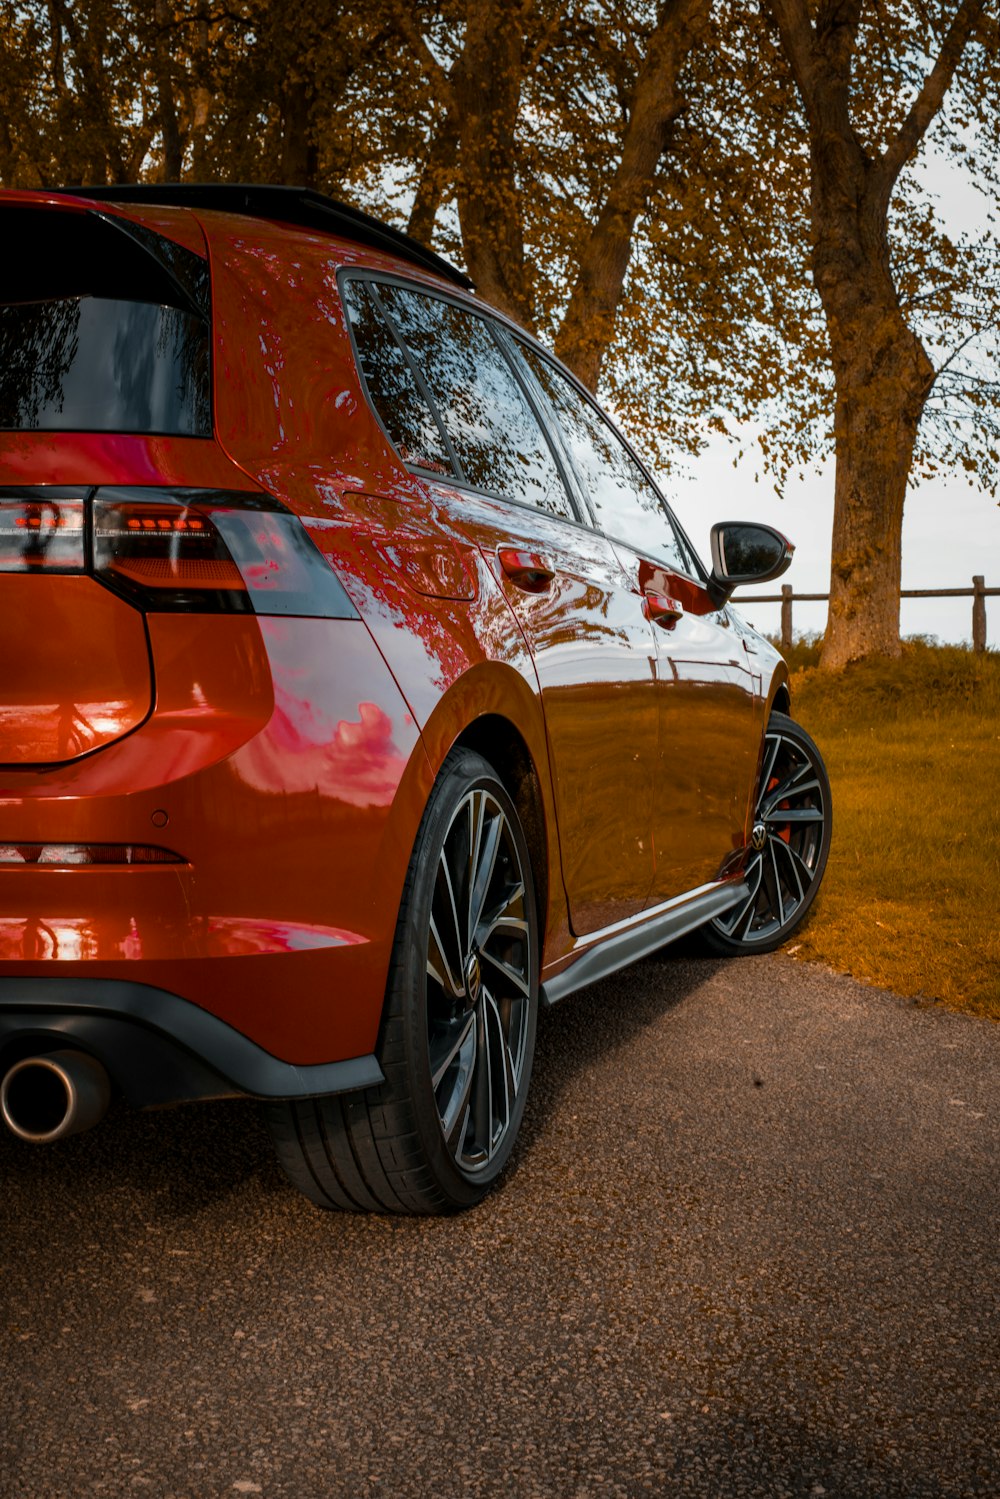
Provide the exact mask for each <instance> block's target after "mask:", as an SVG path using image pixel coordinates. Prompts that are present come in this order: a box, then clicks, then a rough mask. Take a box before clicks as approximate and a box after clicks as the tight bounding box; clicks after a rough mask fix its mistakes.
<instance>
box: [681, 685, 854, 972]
mask: <svg viewBox="0 0 1000 1499" xmlns="http://www.w3.org/2000/svg"><path fill="white" fill-rule="evenodd" d="M832 826H833V824H832V798H831V794H830V780H829V777H828V776H827V773H826V766H825V765H824V764H823V756H822V755H821V754H820V752H819V749H818V747H817V745H816V743H815V741H814V740H813V739H812V738H811V736H810V735H809V734H807V733H806V731H805V729H804V728H802V726H801V724H797V723H796V722H795V721H794V719H791V718H789V717H788V716H787V715H786V714H784V713H777V712H775V713H772V714H771V717H770V719H769V720H768V725H767V733H766V735H765V737H764V752H763V756H762V758H761V769H760V775H759V778H758V782H757V791H756V796H755V800H754V813H753V823H752V831H751V846H750V848H749V849H748V853H747V863H746V868H745V871H744V879H745V880H746V883H747V887H748V894H747V896H746V897H744V899H743V900H741V901H740V903H739V904H738V905H736V906H734V907H733V909H732V910H731V911H727V912H726V914H725V915H724V916H720V917H717V918H716V919H715V920H714V921H711V922H709V923H708V925H707V926H705V927H703V928H702V929H701V932H700V936H701V939H702V942H703V945H704V946H705V947H706V948H708V950H709V951H710V952H714V953H720V954H723V955H725V956H727V957H739V956H748V955H750V954H753V953H766V952H773V951H774V950H775V948H778V947H780V946H781V945H782V943H784V942H786V941H787V940H788V938H789V937H790V936H791V935H792V933H793V932H794V931H795V930H796V928H797V927H798V926H800V925H801V923H802V922H803V921H804V920H805V918H806V915H807V914H808V912H809V908H810V906H811V905H812V903H813V901H814V900H815V899H816V895H817V892H818V891H819V887H820V883H821V881H822V879H823V872H824V870H825V869H826V861H827V856H828V854H829V852H830V835H831V832H832Z"/></svg>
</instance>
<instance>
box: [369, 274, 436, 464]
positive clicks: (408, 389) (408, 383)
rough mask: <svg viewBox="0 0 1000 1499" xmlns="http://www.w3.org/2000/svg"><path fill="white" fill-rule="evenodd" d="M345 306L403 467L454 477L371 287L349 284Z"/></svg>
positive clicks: (429, 413)
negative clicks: (405, 465)
mask: <svg viewBox="0 0 1000 1499" xmlns="http://www.w3.org/2000/svg"><path fill="white" fill-rule="evenodd" d="M344 306H345V307H346V308H347V315H348V317H349V318H350V321H351V331H352V332H353V334H354V342H355V344H356V346H357V350H358V360H359V363H360V365H361V373H362V374H363V375H364V377H365V384H366V385H367V387H368V394H369V395H370V396H371V401H372V405H373V406H374V407H375V412H376V414H377V416H378V419H379V421H380V422H381V423H382V426H383V427H384V428H385V431H386V436H387V437H388V438H389V441H390V442H391V443H392V445H393V447H394V448H395V449H396V451H397V452H398V454H399V456H400V458H402V460H403V462H404V463H408V464H410V465H411V466H412V467H413V468H419V469H424V470H425V471H426V472H428V473H432V474H448V475H449V476H450V475H451V474H452V472H453V470H452V464H451V458H450V457H449V455H448V448H447V445H446V443H445V440H444V436H443V434H442V432H441V428H440V427H439V426H438V423H437V420H436V418H435V416H434V413H433V412H432V411H431V408H430V406H429V405H428V404H427V401H426V399H425V397H424V395H423V393H422V392H421V390H420V387H419V385H418V384H417V382H416V379H415V377H414V374H413V371H412V369H411V368H410V366H409V364H408V363H407V360H406V356H405V355H404V353H403V350H402V349H401V347H400V345H399V343H398V342H397V341H396V339H395V337H394V336H393V334H392V332H391V330H390V328H389V326H388V324H387V323H386V321H385V318H384V316H383V314H382V311H381V308H380V305H379V298H378V293H377V292H376V291H375V288H374V287H373V286H372V284H371V282H370V281H346V282H345V283H344Z"/></svg>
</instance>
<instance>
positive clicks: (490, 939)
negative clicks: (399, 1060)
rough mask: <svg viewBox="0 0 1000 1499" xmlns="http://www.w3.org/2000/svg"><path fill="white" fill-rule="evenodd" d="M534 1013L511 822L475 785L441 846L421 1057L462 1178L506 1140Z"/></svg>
mask: <svg viewBox="0 0 1000 1499" xmlns="http://www.w3.org/2000/svg"><path fill="white" fill-rule="evenodd" d="M530 1007H531V934H530V930H529V925H528V914H527V888H526V881H525V877H524V871H523V869H522V867H521V860H520V857H519V854H518V848H517V842H516V840H515V837H514V833H513V830H512V828H511V824H510V822H509V820H508V818H507V816H506V814H505V812H504V809H503V808H502V806H501V805H500V803H499V801H498V800H497V799H496V798H495V797H494V796H493V795H492V794H491V793H490V792H489V791H487V790H485V789H482V788H480V787H477V788H474V789H473V790H471V791H469V792H468V793H467V794H466V795H465V796H464V797H463V798H462V800H461V801H460V802H459V804H458V806H457V807H456V809H455V812H454V814H453V816H452V819H451V822H450V824H449V826H448V830H447V832H446V834H445V837H444V842H443V844H442V846H441V852H440V855H439V857H438V862H437V869H436V871H435V880H434V891H433V897H432V901H431V915H430V921H429V923H428V934H427V1055H428V1062H429V1066H430V1074H431V1087H432V1089H433V1093H434V1102H435V1106H436V1109H437V1114H438V1119H439V1121H440V1124H441V1130H442V1133H443V1135H444V1138H445V1143H446V1146H447V1149H448V1152H449V1154H450V1155H451V1157H452V1159H453V1160H454V1162H455V1164H456V1166H457V1167H458V1168H459V1170H460V1171H462V1172H463V1173H464V1174H467V1175H474V1174H476V1173H477V1172H481V1171H485V1170H486V1169H487V1168H488V1167H489V1166H490V1164H491V1163H492V1162H493V1161H494V1159H495V1157H496V1156H497V1153H498V1151H500V1150H501V1149H502V1148H503V1147H504V1144H505V1142H506V1139H507V1135H508V1132H509V1131H510V1129H511V1126H512V1123H513V1124H514V1125H515V1127H516V1122H517V1120H518V1119H519V1117H520V1110H519V1109H518V1108H517V1107H516V1105H517V1103H518V1100H519V1096H520V1093H521V1090H522V1086H526V1075H525V1074H526V1068H525V1061H526V1058H527V1057H528V1051H529V1048H528V1040H529V1019H530Z"/></svg>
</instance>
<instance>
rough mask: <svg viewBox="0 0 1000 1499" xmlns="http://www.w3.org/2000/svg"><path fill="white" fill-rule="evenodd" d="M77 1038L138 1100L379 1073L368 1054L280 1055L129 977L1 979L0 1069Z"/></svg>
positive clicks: (294, 1091) (250, 1091)
mask: <svg viewBox="0 0 1000 1499" xmlns="http://www.w3.org/2000/svg"><path fill="white" fill-rule="evenodd" d="M64 1047H75V1048H78V1049H80V1050H82V1051H85V1052H88V1053H89V1054H90V1055H91V1056H93V1057H96V1058H97V1060H98V1061H100V1062H102V1063H103V1065H104V1067H105V1068H106V1070H107V1072H108V1074H109V1076H110V1077H111V1079H112V1081H113V1082H114V1083H115V1084H116V1086H117V1087H118V1088H119V1089H120V1090H121V1092H122V1093H123V1094H124V1096H125V1098H127V1099H128V1101H129V1103H131V1104H133V1105H134V1106H135V1107H137V1108H157V1107H162V1106H163V1105H166V1104H172V1103H184V1102H190V1101H193V1100H195V1099H209V1098H234V1097H252V1098H260V1099H277V1098H291V1099H294V1098H309V1097H316V1096H319V1095H323V1094H330V1093H349V1092H352V1091H355V1090H357V1089H359V1088H368V1087H373V1086H375V1085H376V1084H378V1083H380V1082H381V1081H382V1071H381V1069H380V1067H379V1065H378V1062H377V1061H376V1060H375V1058H374V1057H373V1056H359V1057H352V1058H350V1059H348V1060H346V1061H341V1062H327V1063H320V1064H317V1065H311V1066H301V1065H296V1064H295V1063H292V1062H284V1061H281V1059H280V1058H278V1057H276V1056H274V1055H272V1054H271V1053H270V1052H268V1051H265V1050H264V1048H263V1047H261V1046H258V1045H257V1044H256V1042H254V1041H252V1040H250V1038H249V1037H248V1036H245V1035H243V1034H242V1033H241V1032H240V1031H237V1030H235V1029H234V1028H233V1027H232V1026H230V1025H227V1024H226V1023H225V1021H223V1020H220V1019H219V1018H218V1017H217V1016H216V1015H212V1014H210V1013H209V1012H208V1011H207V1010H203V1009H202V1008H201V1007H200V1006H198V1005H196V1004H192V1003H191V1002H190V1001H188V1000H186V999H182V998H180V997H179V996H178V995H176V994H170V993H168V992H167V991H166V990H164V989H155V988H153V987H152V986H151V985H148V984H137V983H132V982H128V981H126V980H108V981H104V980H99V979H64V978H0V1069H5V1068H6V1066H9V1065H13V1063H14V1062H15V1061H17V1060H19V1059H20V1058H21V1057H23V1056H26V1055H30V1054H33V1053H35V1052H45V1051H54V1050H57V1049H59V1048H64Z"/></svg>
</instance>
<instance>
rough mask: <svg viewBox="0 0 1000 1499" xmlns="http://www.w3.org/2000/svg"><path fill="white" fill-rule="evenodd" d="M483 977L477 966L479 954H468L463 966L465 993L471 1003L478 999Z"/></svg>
mask: <svg viewBox="0 0 1000 1499" xmlns="http://www.w3.org/2000/svg"><path fill="white" fill-rule="evenodd" d="M482 980H483V975H482V970H481V968H480V966H479V954H478V953H474V952H470V954H469V961H468V962H467V963H466V965H465V992H466V994H467V995H468V996H469V998H470V999H471V1000H473V1001H475V1000H477V999H478V998H479V986H480V984H481V983H482Z"/></svg>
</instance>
